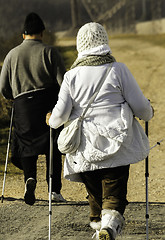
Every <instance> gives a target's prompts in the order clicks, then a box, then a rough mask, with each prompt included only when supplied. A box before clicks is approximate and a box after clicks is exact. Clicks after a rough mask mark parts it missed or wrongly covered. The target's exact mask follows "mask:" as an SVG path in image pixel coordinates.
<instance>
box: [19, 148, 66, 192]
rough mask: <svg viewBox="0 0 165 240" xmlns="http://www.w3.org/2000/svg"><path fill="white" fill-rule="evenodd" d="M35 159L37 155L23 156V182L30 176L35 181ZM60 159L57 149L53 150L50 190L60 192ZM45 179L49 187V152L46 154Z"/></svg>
mask: <svg viewBox="0 0 165 240" xmlns="http://www.w3.org/2000/svg"><path fill="white" fill-rule="evenodd" d="M37 159H38V156H31V157H24V158H22V159H21V164H22V167H23V171H24V179H25V182H26V180H27V179H28V178H30V177H32V178H34V179H35V180H36V181H37ZM61 171H62V159H61V153H60V152H59V151H58V149H56V150H54V157H53V175H52V192H56V193H60V190H61V187H62V184H61ZM46 181H47V184H48V189H49V154H46Z"/></svg>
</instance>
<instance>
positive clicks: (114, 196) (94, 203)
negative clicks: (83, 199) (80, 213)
mask: <svg viewBox="0 0 165 240" xmlns="http://www.w3.org/2000/svg"><path fill="white" fill-rule="evenodd" d="M128 177H129V165H128V166H121V167H116V168H106V169H100V170H95V171H89V172H83V173H81V178H82V180H83V182H84V184H85V186H86V189H87V192H88V194H89V197H88V201H89V205H90V220H91V221H99V220H100V219H101V218H100V215H101V210H102V209H111V210H116V211H118V212H120V213H121V214H123V213H124V211H125V208H126V205H127V204H128V201H127V199H126V195H127V182H128Z"/></svg>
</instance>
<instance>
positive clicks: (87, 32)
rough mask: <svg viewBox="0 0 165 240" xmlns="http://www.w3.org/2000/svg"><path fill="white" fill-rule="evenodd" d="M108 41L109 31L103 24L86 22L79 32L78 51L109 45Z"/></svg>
mask: <svg viewBox="0 0 165 240" xmlns="http://www.w3.org/2000/svg"><path fill="white" fill-rule="evenodd" d="M108 41H109V40H108V35H107V32H106V31H105V29H104V27H103V26H102V25H101V24H99V23H95V22H91V23H86V24H85V25H84V26H82V27H81V28H80V29H79V31H78V33H77V51H78V52H79V53H80V52H83V51H86V50H89V49H92V48H95V47H98V46H100V45H104V44H107V45H108Z"/></svg>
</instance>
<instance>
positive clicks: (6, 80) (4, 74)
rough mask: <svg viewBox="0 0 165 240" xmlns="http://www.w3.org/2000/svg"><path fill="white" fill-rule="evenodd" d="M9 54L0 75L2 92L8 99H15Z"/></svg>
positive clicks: (0, 91)
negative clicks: (11, 81) (11, 83)
mask: <svg viewBox="0 0 165 240" xmlns="http://www.w3.org/2000/svg"><path fill="white" fill-rule="evenodd" d="M8 62H9V55H7V56H6V58H5V60H4V63H3V66H2V70H1V75H0V93H1V94H2V95H3V97H4V98H6V99H13V94H12V88H11V85H10V67H9V64H8Z"/></svg>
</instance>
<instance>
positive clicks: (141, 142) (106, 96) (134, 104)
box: [49, 62, 153, 181]
mask: <svg viewBox="0 0 165 240" xmlns="http://www.w3.org/2000/svg"><path fill="white" fill-rule="evenodd" d="M109 67H110V64H104V65H99V66H77V67H75V68H74V69H71V70H70V71H68V72H67V73H66V74H65V76H64V80H63V83H62V85H61V89H60V93H59V99H58V102H57V104H56V105H55V107H54V109H53V111H52V115H51V117H50V120H49V124H50V126H51V127H53V128H58V127H59V126H61V125H63V124H64V123H66V122H67V121H68V120H72V119H75V118H77V117H79V116H80V115H81V114H82V112H83V110H84V109H85V107H86V106H87V104H88V102H89V100H90V98H91V96H92V95H93V94H94V92H95V89H96V86H97V85H98V82H99V81H100V79H101V78H102V76H103V75H104V73H105V71H107V68H109ZM152 116H153V110H152V107H151V105H150V102H149V101H148V99H146V98H145V97H144V95H143V93H142V91H141V89H140V88H139V86H138V84H137V82H136V80H135V79H134V77H133V76H132V74H131V73H130V71H129V70H128V68H127V67H126V66H125V65H124V64H123V63H119V62H114V63H113V65H112V69H111V71H110V72H109V74H108V76H107V77H106V79H105V81H104V83H103V85H102V87H101V89H100V91H99V93H98V95H97V97H96V99H95V100H94V102H93V103H92V105H91V107H90V108H89V109H88V111H87V113H86V116H85V119H84V120H83V124H82V136H81V143H80V146H79V148H78V149H77V151H76V152H74V153H72V154H66V159H65V163H64V176H65V178H66V179H69V180H71V181H81V179H80V176H79V173H80V172H84V171H93V170H96V169H103V168H112V167H118V166H123V165H128V164H132V163H136V162H138V161H141V160H143V159H144V158H146V157H147V155H148V154H149V142H148V138H147V136H146V135H145V133H144V130H143V128H142V127H141V126H140V124H139V122H138V121H137V120H136V119H135V117H137V118H140V119H142V120H144V121H149V120H150V119H151V118H152Z"/></svg>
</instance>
